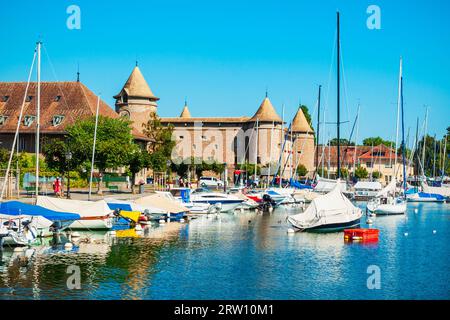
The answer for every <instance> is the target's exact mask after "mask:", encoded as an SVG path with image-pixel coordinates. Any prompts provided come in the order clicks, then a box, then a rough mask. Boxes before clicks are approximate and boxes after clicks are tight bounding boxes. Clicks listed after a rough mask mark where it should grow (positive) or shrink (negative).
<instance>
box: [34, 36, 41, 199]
mask: <svg viewBox="0 0 450 320" xmlns="http://www.w3.org/2000/svg"><path fill="white" fill-rule="evenodd" d="M41 45H42V43H41V42H40V41H38V42H37V97H36V151H35V154H36V174H35V175H36V183H35V188H36V190H35V192H36V199H37V196H38V194H39V151H40V150H39V149H40V148H39V138H40V137H39V133H40V132H39V131H40V123H41Z"/></svg>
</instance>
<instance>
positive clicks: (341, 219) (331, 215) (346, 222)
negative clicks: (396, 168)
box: [287, 12, 362, 231]
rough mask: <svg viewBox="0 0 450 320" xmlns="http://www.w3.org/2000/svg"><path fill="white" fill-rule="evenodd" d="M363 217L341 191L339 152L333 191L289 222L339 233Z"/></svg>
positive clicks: (338, 127) (301, 228)
mask: <svg viewBox="0 0 450 320" xmlns="http://www.w3.org/2000/svg"><path fill="white" fill-rule="evenodd" d="M339 43H340V39H339V12H337V49H338V50H337V51H338V55H337V57H338V59H337V64H338V68H337V70H338V71H337V74H338V75H337V83H338V85H337V114H338V116H337V119H338V121H337V136H338V150H339V133H340V132H339V129H340V123H339V121H340V117H339V109H340V87H339V81H340V76H339V64H340V56H339ZM361 216H362V211H361V209H360V208H358V207H355V206H354V205H353V203H351V202H350V200H349V199H348V198H347V197H346V196H345V195H344V193H343V192H342V189H341V180H340V157H339V151H338V179H337V180H336V183H335V185H334V187H333V189H332V190H331V191H330V192H328V193H327V194H324V195H321V196H318V197H317V198H315V199H313V200H312V201H311V204H310V205H309V206H308V208H306V210H305V211H304V212H302V213H298V214H295V215H292V216H289V217H288V219H287V220H288V222H289V223H290V224H291V225H292V226H293V227H294V228H296V229H297V230H300V231H303V230H320V231H339V230H343V229H346V228H351V227H354V226H357V225H359V223H360V220H361Z"/></svg>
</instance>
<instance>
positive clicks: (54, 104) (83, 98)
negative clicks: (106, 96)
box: [0, 82, 146, 140]
mask: <svg viewBox="0 0 450 320" xmlns="http://www.w3.org/2000/svg"><path fill="white" fill-rule="evenodd" d="M26 85H27V84H26V82H0V116H6V117H7V120H6V121H5V123H4V124H3V125H1V126H0V133H14V132H15V131H16V127H17V120H18V118H19V115H20V109H21V107H22V103H23V97H24V94H25V89H26ZM36 94H37V83H36V82H31V83H30V86H29V88H28V92H27V96H31V100H30V101H27V102H25V106H24V111H23V118H22V123H21V125H20V128H19V130H20V131H19V132H28V133H34V131H35V130H36V126H35V125H33V124H32V125H31V126H26V125H25V124H24V120H25V117H26V116H36V102H37V99H36ZM5 97H8V98H7V99H5ZM4 100H6V101H4ZM96 108H97V96H96V95H95V94H94V93H93V92H92V91H91V90H89V89H88V88H87V87H86V86H85V85H84V84H82V83H81V82H41V112H40V124H41V127H40V131H41V133H54V134H63V133H64V132H65V128H66V127H67V126H68V125H71V124H73V123H74V122H75V121H76V120H78V119H82V118H87V117H91V116H95V113H96ZM99 114H100V115H101V116H105V117H110V118H118V117H119V115H118V114H117V113H116V112H115V111H114V110H113V109H111V108H110V107H109V106H108V105H107V104H106V103H105V102H104V101H102V100H100V106H99ZM55 116H62V117H63V120H62V121H61V123H60V124H59V125H56V126H55V125H54V122H53V120H54V117H55ZM133 135H134V136H135V138H138V139H143V140H145V139H146V138H145V137H144V136H143V135H142V134H140V133H139V132H137V131H135V130H133Z"/></svg>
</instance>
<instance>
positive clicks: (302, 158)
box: [292, 106, 314, 175]
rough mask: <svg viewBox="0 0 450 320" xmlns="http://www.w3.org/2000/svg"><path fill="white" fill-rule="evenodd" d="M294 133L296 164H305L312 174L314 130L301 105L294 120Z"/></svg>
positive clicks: (294, 157) (294, 158)
mask: <svg viewBox="0 0 450 320" xmlns="http://www.w3.org/2000/svg"><path fill="white" fill-rule="evenodd" d="M292 135H293V141H294V142H293V144H294V145H293V148H292V149H293V151H294V152H293V160H294V166H295V165H300V164H303V165H304V166H305V167H306V169H307V170H308V174H309V175H312V174H313V172H314V130H313V129H312V128H311V126H310V125H309V123H308V121H307V120H306V117H305V115H304V113H303V110H302V109H301V106H299V107H298V111H297V114H296V115H295V117H294V119H293V120H292ZM295 169H296V168H295Z"/></svg>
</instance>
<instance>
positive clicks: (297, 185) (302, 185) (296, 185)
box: [289, 179, 312, 189]
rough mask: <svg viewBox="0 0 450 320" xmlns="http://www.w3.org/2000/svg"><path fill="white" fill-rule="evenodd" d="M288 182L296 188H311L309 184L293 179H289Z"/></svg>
mask: <svg viewBox="0 0 450 320" xmlns="http://www.w3.org/2000/svg"><path fill="white" fill-rule="evenodd" d="M289 184H290V185H291V187H294V188H297V189H312V187H311V186H308V185H306V184H303V183H300V182H298V181H295V180H294V179H291V180H290V181H289Z"/></svg>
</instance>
